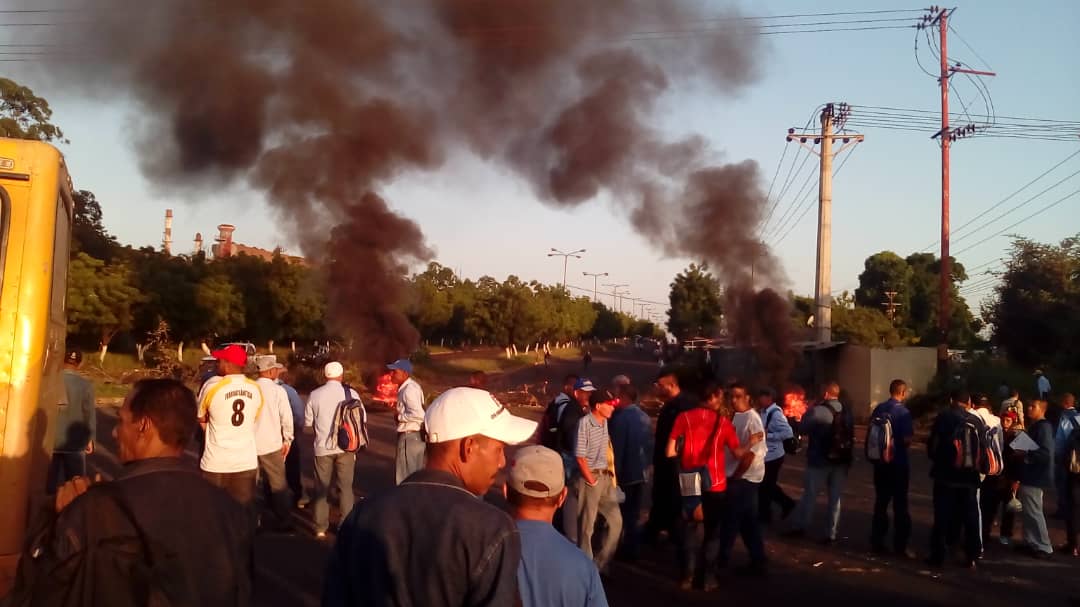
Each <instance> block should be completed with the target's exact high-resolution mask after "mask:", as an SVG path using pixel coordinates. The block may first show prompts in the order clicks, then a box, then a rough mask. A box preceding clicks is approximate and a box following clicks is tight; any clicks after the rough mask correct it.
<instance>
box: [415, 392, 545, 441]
mask: <svg viewBox="0 0 1080 607" xmlns="http://www.w3.org/2000/svg"><path fill="white" fill-rule="evenodd" d="M536 426H537V423H536V422H534V421H531V420H528V419H525V418H523V417H517V416H515V415H511V414H510V410H509V409H507V408H506V406H505V405H503V404H502V403H500V402H499V401H498V399H496V398H495V396H494V395H493V394H492V393H491V392H488V391H487V390H479V389H477V388H451V389H449V390H447V391H446V392H443V393H442V394H440V395H439V397H438V398H436V399H435V401H434V402H432V403H431V405H430V406H428V408H427V411H426V412H425V413H424V428H425V429H426V431H427V442H429V443H445V442H447V441H452V440H457V439H459V438H465V437H466V436H473V435H474V434H483V435H484V436H486V437H488V438H493V439H495V440H497V441H502V442H504V443H506V444H508V445H517V444H520V443H523V442H525V441H527V440H529V438H530V437H531V436H532V435H533V433H534V432H536Z"/></svg>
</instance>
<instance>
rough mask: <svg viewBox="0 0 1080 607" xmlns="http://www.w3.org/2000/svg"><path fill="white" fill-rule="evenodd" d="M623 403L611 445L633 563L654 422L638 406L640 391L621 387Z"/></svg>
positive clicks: (625, 538) (617, 412) (614, 423)
mask: <svg viewBox="0 0 1080 607" xmlns="http://www.w3.org/2000/svg"><path fill="white" fill-rule="evenodd" d="M617 396H618V399H619V404H618V406H617V407H616V409H615V413H613V414H612V415H611V422H609V426H610V432H611V446H612V448H613V449H614V451H615V470H617V471H618V473H619V488H620V489H622V491H623V494H624V495H625V496H626V499H625V500H624V501H623V503H622V504H620V506H619V508H620V510H621V511H622V520H623V539H622V550H623V555H624V556H625V557H626V558H627V559H629V560H631V561H633V560H636V559H637V557H638V546H639V543H640V538H639V537H638V535H639V533H638V527H639V519H640V518H641V504H642V500H644V499H645V477H646V471H647V470H648V467H649V458H650V457H651V456H652V445H651V444H650V443H651V442H652V432H651V430H652V422H651V421H650V420H649V415H648V414H647V413H645V412H644V411H642V410H641V405H639V404H638V391H637V388H635V387H634V386H632V385H630V384H629V383H626V384H620V385H619V389H618V392H617Z"/></svg>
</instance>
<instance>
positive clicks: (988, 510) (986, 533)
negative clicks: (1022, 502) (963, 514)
mask: <svg viewBox="0 0 1080 607" xmlns="http://www.w3.org/2000/svg"><path fill="white" fill-rule="evenodd" d="M1001 480H1002V479H999V478H994V477H987V479H986V481H985V482H984V483H983V486H982V488H981V489H980V490H979V509H980V510H982V537H983V544H986V542H987V541H989V539H990V531H991V530H993V528H994V521H995V520H997V515H998V512H1000V513H1001V528H1000V529H998V536H999V537H1003V538H1006V539H1010V538H1012V534H1013V525H1014V524H1015V522H1016V514H1014V513H1012V512H1009V511H1008V510H1007V509H1006V508H1005V504H1008V503H1009V500H1011V499H1012V498H1013V492H1012V489H1011V488H1009V487H1008V486H1007V485H1002V484H1001Z"/></svg>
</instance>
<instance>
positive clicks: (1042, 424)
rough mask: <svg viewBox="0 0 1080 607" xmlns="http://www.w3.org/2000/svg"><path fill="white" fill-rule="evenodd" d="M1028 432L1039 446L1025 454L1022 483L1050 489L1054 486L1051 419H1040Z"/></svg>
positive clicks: (1021, 474)
mask: <svg viewBox="0 0 1080 607" xmlns="http://www.w3.org/2000/svg"><path fill="white" fill-rule="evenodd" d="M1027 433H1028V435H1030V436H1031V440H1033V441H1035V442H1036V443H1038V444H1039V448H1038V449H1036V450H1034V451H1028V452H1027V453H1025V454H1024V467H1023V468H1022V469H1021V471H1020V484H1021V485H1027V486H1029V487H1039V488H1041V489H1050V488H1051V487H1053V486H1054V426H1053V424H1051V423H1050V421H1049V420H1046V419H1040V420H1039V421H1037V422H1035V423H1034V424H1032V425H1031V427H1030V428H1028V430H1027Z"/></svg>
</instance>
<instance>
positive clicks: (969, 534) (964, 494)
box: [930, 483, 982, 565]
mask: <svg viewBox="0 0 1080 607" xmlns="http://www.w3.org/2000/svg"><path fill="white" fill-rule="evenodd" d="M976 491H977V489H976V488H975V487H956V486H952V485H946V484H943V483H934V526H933V528H932V529H931V531H930V561H931V562H933V563H935V564H938V565H940V564H942V563H944V562H945V542H946V540H947V539H948V535H949V531H950V530H951V529H963V533H964V556H965V557H966V559H967V560H968V561H974V560H975V559H976V558H978V556H979V546H980V537H979V536H980V534H981V533H982V529H980V528H979V501H978V498H977V497H976Z"/></svg>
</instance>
